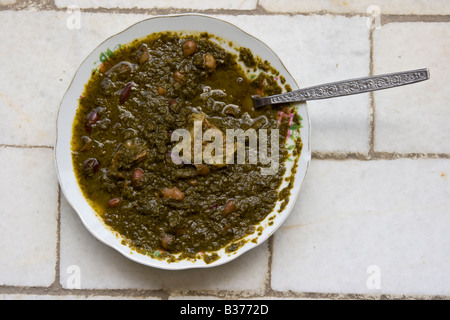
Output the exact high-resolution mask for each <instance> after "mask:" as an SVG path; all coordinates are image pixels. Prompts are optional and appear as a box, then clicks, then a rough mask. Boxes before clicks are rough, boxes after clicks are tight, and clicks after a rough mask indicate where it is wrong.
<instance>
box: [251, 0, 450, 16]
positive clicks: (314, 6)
mask: <svg viewBox="0 0 450 320" xmlns="http://www.w3.org/2000/svg"><path fill="white" fill-rule="evenodd" d="M259 5H260V6H262V7H263V8H264V9H266V10H268V11H272V12H299V13H300V12H301V13H318V12H332V13H356V14H365V13H368V12H369V13H371V12H372V9H370V8H371V7H372V8H373V6H377V7H378V8H379V10H380V12H381V14H402V15H403V14H404V15H442V14H449V13H450V5H449V2H448V1H446V0H434V1H422V0H397V1H389V0H377V1H373V0H342V1H329V0H309V1H298V0H278V1H273V0H260V1H259Z"/></svg>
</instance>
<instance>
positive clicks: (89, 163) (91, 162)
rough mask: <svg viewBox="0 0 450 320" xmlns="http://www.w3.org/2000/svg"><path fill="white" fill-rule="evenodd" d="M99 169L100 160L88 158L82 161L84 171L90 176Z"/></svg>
mask: <svg viewBox="0 0 450 320" xmlns="http://www.w3.org/2000/svg"><path fill="white" fill-rule="evenodd" d="M98 169H100V162H99V161H98V160H97V159H96V158H89V159H87V160H86V161H85V162H84V172H85V173H86V174H87V175H89V176H91V175H93V174H94V173H96V172H97V171H98Z"/></svg>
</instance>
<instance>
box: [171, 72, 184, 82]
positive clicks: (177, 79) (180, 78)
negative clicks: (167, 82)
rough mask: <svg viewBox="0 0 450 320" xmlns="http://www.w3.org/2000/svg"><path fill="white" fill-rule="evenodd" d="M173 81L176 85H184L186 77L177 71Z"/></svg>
mask: <svg viewBox="0 0 450 320" xmlns="http://www.w3.org/2000/svg"><path fill="white" fill-rule="evenodd" d="M173 79H174V80H175V82H176V83H182V82H183V81H184V75H183V74H182V73H181V72H179V71H175V72H174V73H173Z"/></svg>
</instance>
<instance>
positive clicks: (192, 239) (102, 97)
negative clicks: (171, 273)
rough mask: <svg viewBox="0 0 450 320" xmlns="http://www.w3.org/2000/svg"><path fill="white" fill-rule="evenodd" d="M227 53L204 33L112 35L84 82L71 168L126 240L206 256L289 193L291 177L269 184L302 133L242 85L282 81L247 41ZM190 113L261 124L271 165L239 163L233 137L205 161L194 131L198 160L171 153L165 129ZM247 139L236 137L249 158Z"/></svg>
mask: <svg viewBox="0 0 450 320" xmlns="http://www.w3.org/2000/svg"><path fill="white" fill-rule="evenodd" d="M227 45H228V46H232V45H233V44H232V43H228V44H227ZM236 52H237V53H236V54H234V53H231V51H230V50H226V49H224V45H221V44H220V39H219V38H218V37H215V36H213V35H211V34H208V33H202V34H179V33H169V32H167V33H156V34H151V35H149V36H148V37H146V38H144V39H139V40H135V41H134V42H131V43H130V44H128V45H122V46H121V48H120V49H118V50H117V51H115V52H114V53H113V54H111V55H110V56H109V57H108V59H107V60H106V61H105V62H104V63H103V64H102V65H101V66H100V67H99V68H97V69H95V70H94V71H93V73H92V76H91V79H90V80H89V82H88V83H87V84H86V86H85V90H84V93H83V95H82V97H80V100H79V108H78V110H77V113H76V118H75V122H74V126H73V138H72V154H73V157H72V158H73V163H74V168H75V173H76V176H77V180H78V183H79V185H80V187H81V189H82V191H83V193H84V195H85V197H86V198H87V199H88V201H89V202H90V203H91V205H92V206H93V208H94V209H95V211H96V212H97V213H98V215H99V216H100V217H101V218H102V219H103V221H104V223H105V224H106V225H107V226H109V227H110V228H111V229H112V230H114V231H115V232H117V233H118V234H120V235H121V238H122V239H124V240H123V241H124V243H125V244H126V245H128V246H129V247H130V248H132V249H133V250H136V251H137V252H139V253H143V254H148V255H150V256H152V257H153V258H158V259H165V260H167V261H169V262H171V261H178V260H180V259H198V258H201V259H204V260H205V261H206V262H207V263H209V262H211V261H214V260H215V259H217V258H218V255H217V253H216V252H217V251H218V250H219V249H221V248H226V251H227V252H229V251H233V250H236V249H237V248H238V247H239V246H240V245H242V243H244V239H245V237H246V236H247V235H249V234H253V233H254V232H257V229H258V224H259V223H260V222H261V221H262V220H264V219H265V218H266V217H267V216H268V214H270V213H271V212H273V211H274V210H275V207H276V203H277V202H278V201H284V204H286V202H287V201H288V198H289V195H290V189H291V188H292V184H293V177H291V178H289V179H291V180H290V183H289V184H288V186H287V187H284V188H283V190H281V191H280V186H281V185H282V183H283V180H284V177H283V176H284V174H285V172H286V166H285V164H286V160H288V158H289V160H290V161H294V162H295V163H296V161H297V160H298V157H299V155H300V151H301V147H302V144H301V140H300V138H298V139H296V140H292V141H294V143H293V146H292V145H291V146H290V147H286V141H287V139H288V138H289V136H290V134H291V132H290V131H291V130H290V129H292V128H293V127H295V128H299V127H300V126H301V118H300V117H299V116H298V115H297V113H296V111H295V109H294V108H293V107H290V106H289V105H281V106H267V107H264V108H261V109H258V110H254V109H253V104H252V100H251V96H252V95H254V94H259V95H272V94H277V93H281V92H283V91H284V90H290V89H289V87H288V84H285V80H284V79H283V78H282V77H280V76H279V73H278V72H277V71H276V70H274V69H273V68H272V67H271V66H270V64H269V63H268V62H267V61H262V60H261V59H259V58H258V57H256V56H254V55H253V54H252V52H251V51H250V50H249V49H246V48H238V49H237V50H236ZM280 83H282V84H283V85H284V90H283V88H282V85H281V84H280ZM195 123H199V124H200V127H197V129H200V130H202V132H206V130H208V129H214V130H215V132H219V133H223V134H224V136H225V135H226V132H228V131H227V130H230V129H235V130H237V129H242V130H249V129H254V130H255V131H256V132H259V131H258V130H260V129H267V131H266V132H268V137H267V143H268V149H269V150H271V149H270V148H271V147H272V146H273V145H274V141H275V142H277V143H276V144H277V145H278V146H279V148H278V150H277V151H278V155H279V166H278V167H277V168H276V171H274V172H273V174H263V173H262V168H265V167H267V166H269V165H270V164H268V163H267V161H266V162H264V163H263V161H262V160H261V159H258V158H257V161H256V162H251V161H246V162H244V163H242V162H239V161H238V160H239V159H238V157H239V154H238V152H237V147H236V146H237V144H238V142H235V141H233V144H232V146H233V148H231V149H230V150H228V149H227V150H226V151H225V156H228V157H230V158H229V159H232V160H233V161H231V162H224V163H219V162H217V161H216V162H214V161H208V160H210V159H209V158H208V156H207V155H205V151H206V150H207V149H208V147H209V146H211V144H212V143H213V141H202V142H201V148H202V151H203V152H204V154H203V158H202V160H201V161H200V162H198V161H195V160H193V161H191V162H189V161H186V159H187V158H186V157H184V155H185V154H184V152H187V151H186V150H183V152H182V153H179V157H183V159H184V160H183V159H181V160H180V158H178V159H174V153H173V150H174V148H175V147H176V146H177V145H178V144H179V143H180V140H179V139H174V138H173V133H174V132H176V131H177V130H179V129H185V130H186V132H189V133H190V134H193V131H194V129H193V128H194V127H195V126H194V124H195ZM274 130H278V132H279V135H278V137H277V140H273V139H272V137H273V132H275V131H274ZM191 137H192V136H191ZM291 138H292V137H291ZM249 139H250V138H249V137H247V138H246V139H245V140H243V141H241V147H242V142H244V145H243V148H244V149H243V150H244V154H245V156H246V157H248V158H250V157H251V149H250V147H249V146H248V141H249ZM194 141H195V139H194ZM214 142H217V141H216V140H214ZM194 144H195V142H194ZM292 149H293V150H292ZM214 150H215V151H214V152H217V149H214ZM214 152H213V153H212V154H210V155H215V154H214ZM269 153H270V151H269ZM175 158H176V154H175ZM192 158H193V157H192Z"/></svg>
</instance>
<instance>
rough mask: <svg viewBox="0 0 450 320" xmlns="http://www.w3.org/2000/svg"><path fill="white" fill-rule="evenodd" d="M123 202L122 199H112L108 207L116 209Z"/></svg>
mask: <svg viewBox="0 0 450 320" xmlns="http://www.w3.org/2000/svg"><path fill="white" fill-rule="evenodd" d="M120 202H121V200H120V198H112V199H111V200H109V201H108V207H110V208H115V207H117V206H118V205H119V204H120Z"/></svg>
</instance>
